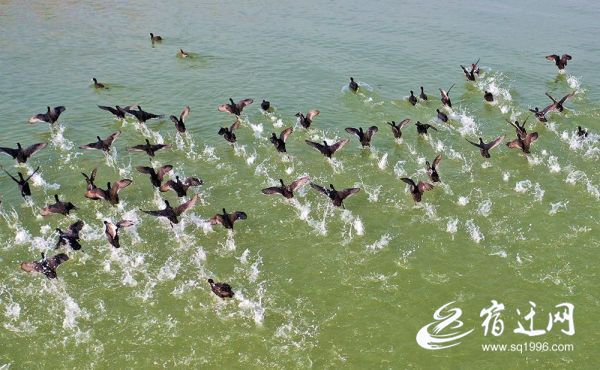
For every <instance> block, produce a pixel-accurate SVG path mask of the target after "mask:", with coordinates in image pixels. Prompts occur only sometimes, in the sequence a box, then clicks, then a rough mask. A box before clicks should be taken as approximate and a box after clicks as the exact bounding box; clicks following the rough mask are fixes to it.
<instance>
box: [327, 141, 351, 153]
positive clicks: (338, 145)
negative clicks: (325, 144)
mask: <svg viewBox="0 0 600 370" xmlns="http://www.w3.org/2000/svg"><path fill="white" fill-rule="evenodd" d="M348 141H350V140H348V139H344V140H340V141H338V142H337V143H335V144H333V145H331V146H330V147H329V149H331V152H332V153H335V152H337V151H338V150H340V149H342V148H343V147H344V145H346V144H348Z"/></svg>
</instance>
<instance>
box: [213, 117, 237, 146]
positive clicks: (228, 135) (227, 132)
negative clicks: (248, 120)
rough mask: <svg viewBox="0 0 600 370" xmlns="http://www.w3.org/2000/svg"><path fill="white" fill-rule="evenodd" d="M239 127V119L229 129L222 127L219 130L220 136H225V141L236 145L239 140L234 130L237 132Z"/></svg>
mask: <svg viewBox="0 0 600 370" xmlns="http://www.w3.org/2000/svg"><path fill="white" fill-rule="evenodd" d="M239 127H240V120H239V119H238V120H236V121H235V122H234V123H233V124H232V125H231V127H229V128H227V127H221V128H220V129H219V132H218V134H219V135H221V136H223V138H224V139H225V140H227V141H229V142H230V143H235V142H236V140H237V138H236V137H235V134H234V133H233V130H237V129H238V128H239Z"/></svg>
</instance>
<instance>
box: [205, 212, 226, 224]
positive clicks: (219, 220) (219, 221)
mask: <svg viewBox="0 0 600 370" xmlns="http://www.w3.org/2000/svg"><path fill="white" fill-rule="evenodd" d="M208 221H209V222H210V224H211V225H216V224H221V225H222V224H223V215H219V214H216V215H214V216H212V217H211V218H210V219H209V220H208Z"/></svg>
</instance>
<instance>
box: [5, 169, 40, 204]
mask: <svg viewBox="0 0 600 370" xmlns="http://www.w3.org/2000/svg"><path fill="white" fill-rule="evenodd" d="M39 169H40V167H39V166H38V168H36V169H35V171H33V172H32V173H31V175H29V176H28V177H27V178H26V179H25V178H23V174H22V173H21V172H17V175H18V176H19V178H18V179H16V178H14V177H13V175H11V174H10V173H8V171H6V170H5V169H4V168H2V170H4V172H6V174H7V175H8V177H10V178H11V179H12V180H13V181H14V182H16V183H17V185H18V186H19V190H20V191H21V196H22V197H23V198H25V197H29V196H31V189H30V188H29V182H28V181H29V180H30V179H31V178H32V177H33V175H35V174H36V172H38V170H39Z"/></svg>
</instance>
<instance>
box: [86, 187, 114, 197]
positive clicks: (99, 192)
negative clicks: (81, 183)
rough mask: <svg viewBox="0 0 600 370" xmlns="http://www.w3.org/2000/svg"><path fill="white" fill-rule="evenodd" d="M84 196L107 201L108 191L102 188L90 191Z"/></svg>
mask: <svg viewBox="0 0 600 370" xmlns="http://www.w3.org/2000/svg"><path fill="white" fill-rule="evenodd" d="M84 196H85V197H86V198H88V199H107V198H108V194H106V191H105V190H103V189H100V188H93V189H89V190H88V191H86V192H85V194H84Z"/></svg>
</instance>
